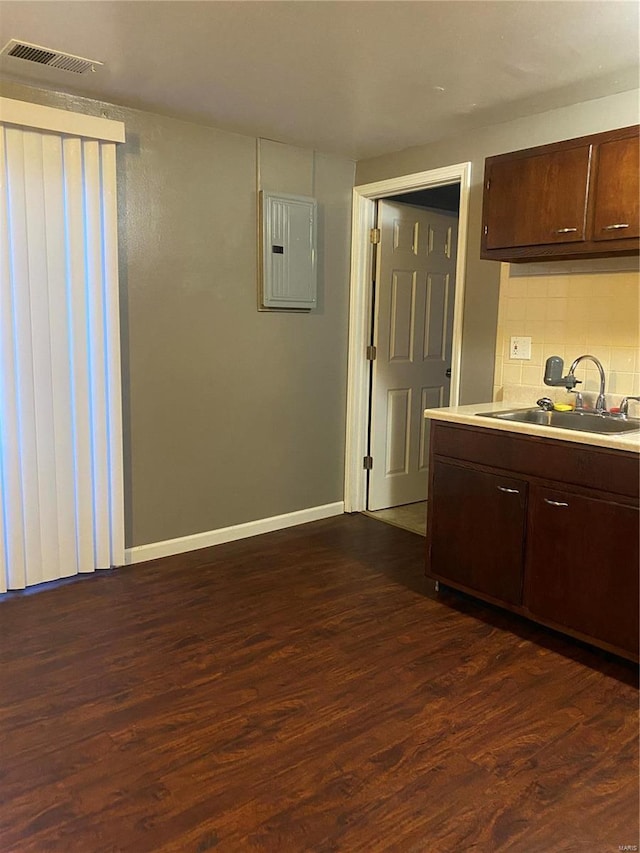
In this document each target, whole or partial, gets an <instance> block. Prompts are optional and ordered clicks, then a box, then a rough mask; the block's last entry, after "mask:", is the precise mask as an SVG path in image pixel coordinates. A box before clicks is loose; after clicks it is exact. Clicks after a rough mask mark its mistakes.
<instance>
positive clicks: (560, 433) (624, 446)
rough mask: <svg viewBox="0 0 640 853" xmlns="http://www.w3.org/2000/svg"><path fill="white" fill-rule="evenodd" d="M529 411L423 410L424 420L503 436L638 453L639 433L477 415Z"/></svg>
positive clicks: (494, 407) (476, 406)
mask: <svg viewBox="0 0 640 853" xmlns="http://www.w3.org/2000/svg"><path fill="white" fill-rule="evenodd" d="M526 408H532V407H531V406H526V405H522V404H518V403H513V402H510V403H504V402H503V403H473V404H472V405H470V406H446V407H443V408H441V409H425V410H424V416H425V418H432V419H433V420H436V421H449V422H450V423H454V424H467V425H468V426H477V427H483V428H486V429H499V430H502V431H503V432H518V433H520V434H524V435H537V436H540V437H542V438H554V439H557V440H558V441H570V442H573V443H577V444H589V445H591V446H592V447H606V448H609V449H610V450H629V451H631V452H632V453H640V431H638V432H627V433H618V434H617V435H599V434H597V433H593V432H580V431H579V430H568V429H558V428H557V427H549V426H540V425H539V424H522V423H517V422H516V421H503V420H500V419H499V418H483V417H479V416H478V413H482V412H501V411H512V410H514V409H526Z"/></svg>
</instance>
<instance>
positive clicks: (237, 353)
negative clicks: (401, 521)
mask: <svg viewBox="0 0 640 853" xmlns="http://www.w3.org/2000/svg"><path fill="white" fill-rule="evenodd" d="M1 93H2V95H3V96H5V97H9V98H16V99H19V100H28V101H32V102H34V103H41V104H46V105H49V106H55V107H60V108H64V109H72V110H75V111H81V112H87V113H90V114H93V115H103V116H105V117H108V118H114V119H118V120H120V121H123V122H124V123H125V126H126V135H127V142H126V143H125V144H124V145H121V146H119V148H118V184H119V189H118V191H119V232H120V233H119V241H120V299H121V314H122V349H123V393H124V435H125V481H126V482H125V489H126V493H125V514H126V544H127V546H134V545H142V544H146V543H150V542H156V541H161V540H165V539H172V538H175V537H179V536H186V535H189V534H192V533H198V532H202V531H207V530H214V529H217V528H221V527H226V526H228V525H234V524H240V523H243V522H249V521H253V520H256V519H260V518H266V517H269V516H273V515H279V514H281V513H288V512H292V511H295V510H300V509H305V508H307V507H312V506H317V505H321V504H326V503H332V502H334V501H341V500H342V498H343V460H344V434H345V396H346V353H347V330H348V277H349V251H350V211H351V188H352V186H353V179H354V171H355V164H354V163H353V162H352V161H350V160H346V159H342V158H339V157H333V156H324V155H320V154H317V153H315V154H314V152H311V151H305V150H302V149H298V148H292V147H290V146H286V145H278V144H277V143H266V142H262V143H261V144H260V146H259V145H258V140H256V139H254V138H251V137H246V136H240V135H238V134H232V133H227V132H223V131H219V130H216V129H213V128H210V127H206V126H202V125H196V124H192V123H189V122H183V121H178V120H176V119H172V118H166V117H162V116H158V115H153V114H150V113H146V112H141V111H138V110H131V109H125V108H121V107H116V106H113V105H109V104H104V103H98V102H95V101H90V100H87V99H82V98H77V97H73V96H69V95H66V94H62V93H56V92H50V91H44V90H39V89H34V88H31V87H26V86H22V85H18V84H14V83H9V82H6V81H5V82H4V83H3V84H2V87H1ZM259 148H260V155H261V156H260V163H259V165H260V175H261V180H262V185H263V187H265V188H267V189H273V190H279V191H282V192H293V193H300V194H305V195H315V196H316V198H317V199H318V203H319V228H318V237H319V242H318V245H319V281H320V287H319V307H318V309H317V310H315V311H314V312H312V313H311V314H305V315H300V314H291V313H269V314H267V313H261V312H258V310H257V295H256V293H257V230H256V221H257V219H256V199H257V175H258V153H259Z"/></svg>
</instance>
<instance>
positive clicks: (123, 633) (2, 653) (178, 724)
mask: <svg viewBox="0 0 640 853" xmlns="http://www.w3.org/2000/svg"><path fill="white" fill-rule="evenodd" d="M423 549H424V538H423V537H421V536H417V535H415V534H412V533H409V532H407V531H404V530H401V529H399V528H397V527H392V526H388V525H385V524H383V523H380V522H377V521H375V520H373V519H371V518H366V517H364V516H343V517H340V518H337V519H329V520H326V521H320V522H316V523H314V524H309V525H305V526H301V527H297V528H292V529H290V530H286V531H280V532H277V533H270V534H267V535H265V536H259V537H256V538H253V539H249V540H245V541H242V542H234V543H230V544H227V545H221V546H218V547H216V548H212V549H207V550H204V551H199V552H192V553H191V554H186V555H181V556H179V557H172V558H167V559H165V560H158V561H155V562H152V563H147V564H143V565H139V566H135V567H130V568H126V569H121V570H118V571H113V572H109V573H99V574H96V575H94V576H89V577H86V578H82V579H74V580H73V582H68V583H63V584H59V585H57V586H55V587H52V588H49V589H43V590H41V591H38V592H36V593H33V592H32V593H27V594H24V593H23V594H10V595H9V596H7V597H6V598H5V599H4V600H3V601H1V602H0V664H1V667H0V850H2V853H8V851H11V853H44V851H54V853H76V851H77V853H103V851H104V853H107V851H109V853H115V851H127V853H129V851H130V853H146V851H162V853H169V851H172V853H173V851H175V853H202V851H207V850H216V851H274V853H297V851H316V852H317V853H328V851H341V853H355V851H363V853H376V851H393V853H396V851H397V853H452V851H457V850H465V851H476V853H478V851H481V853H493V852H494V851H509V853H555V851H557V853H570V851H576V853H577V851H580V852H581V853H585V851H588V853H600V851H603V852H604V851H618V850H619V849H620V845H637V844H638V775H637V774H638V741H637V733H638V732H637V698H638V696H637V684H636V681H635V678H636V670H635V668H634V667H633V666H632V665H631V664H629V663H626V662H624V661H621V660H618V659H616V658H614V657H612V656H608V655H607V654H605V653H603V652H597V651H595V650H592V649H590V648H589V647H587V646H584V645H581V644H579V643H577V642H574V641H571V640H569V639H566V638H563V637H561V636H559V635H556V634H554V633H553V632H550V631H546V630H545V629H542V628H540V627H537V626H535V625H533V624H530V623H527V622H526V621H524V620H521V619H519V618H518V617H516V616H512V615H509V614H507V613H503V612H501V611H499V610H493V609H491V608H490V607H487V606H484V605H481V604H479V603H477V602H475V601H473V600H472V599H469V598H465V597H464V596H461V595H454V594H451V595H445V596H443V597H441V598H438V597H436V596H435V594H433V593H429V592H428V590H427V587H426V582H425V581H424V580H423V575H422V573H423ZM627 849H633V848H632V847H629V848H627Z"/></svg>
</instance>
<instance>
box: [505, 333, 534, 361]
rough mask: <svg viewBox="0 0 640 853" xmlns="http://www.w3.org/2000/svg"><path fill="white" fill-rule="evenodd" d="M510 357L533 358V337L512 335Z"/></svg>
mask: <svg viewBox="0 0 640 853" xmlns="http://www.w3.org/2000/svg"><path fill="white" fill-rule="evenodd" d="M509 358H511V359H524V360H527V359H530V358H531V338H528V337H512V338H511V342H510V345H509Z"/></svg>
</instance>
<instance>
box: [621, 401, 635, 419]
mask: <svg viewBox="0 0 640 853" xmlns="http://www.w3.org/2000/svg"><path fill="white" fill-rule="evenodd" d="M629 400H637V401H638V402H639V403H640V397H631V396H629V397H623V398H622V402H621V403H620V414H621V415H622V417H623V418H626V417H627V415H628V414H629Z"/></svg>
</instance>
